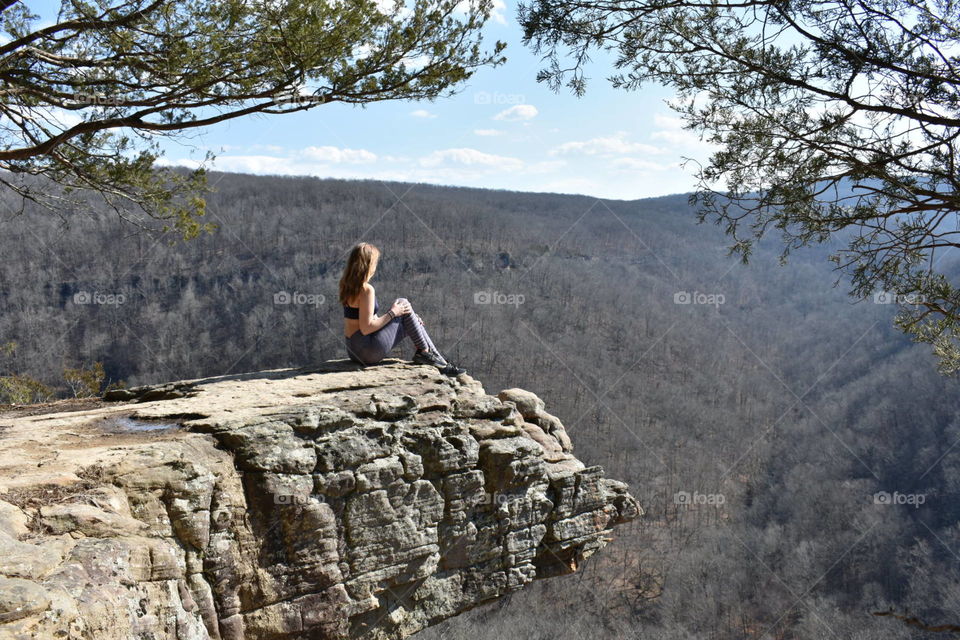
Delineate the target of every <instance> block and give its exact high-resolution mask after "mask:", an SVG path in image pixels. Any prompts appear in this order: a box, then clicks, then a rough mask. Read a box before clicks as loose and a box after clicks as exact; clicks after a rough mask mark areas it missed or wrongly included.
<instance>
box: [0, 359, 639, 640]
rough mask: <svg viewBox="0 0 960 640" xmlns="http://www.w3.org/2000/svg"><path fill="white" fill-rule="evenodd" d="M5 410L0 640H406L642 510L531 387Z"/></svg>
mask: <svg viewBox="0 0 960 640" xmlns="http://www.w3.org/2000/svg"><path fill="white" fill-rule="evenodd" d="M112 399H113V400H116V401H115V402H103V401H99V400H97V401H87V402H75V403H72V404H66V405H65V404H54V405H52V406H49V407H47V408H45V409H43V408H41V409H37V408H31V407H20V408H9V409H7V410H6V411H2V412H0V638H64V639H68V638H69V639H74V638H76V639H79V638H83V639H88V640H93V639H96V640H111V639H117V640H120V639H122V640H130V639H133V638H137V639H148V638H149V639H160V638H179V639H184V640H186V639H199V638H222V639H224V640H241V639H243V640H255V639H266V638H269V639H274V640H278V639H294V638H403V637H405V636H408V635H410V634H412V633H415V632H416V631H418V630H420V629H422V628H424V627H425V626H428V625H430V624H433V623H435V622H438V621H440V620H442V619H444V618H447V617H450V616H453V615H456V614H458V613H460V612H463V611H465V610H467V609H470V608H472V607H474V606H476V605H478V604H480V603H483V602H486V601H490V600H492V599H495V598H497V597H499V596H502V595H504V594H506V593H508V592H510V591H513V590H516V589H520V588H522V587H523V585H525V584H527V583H529V582H530V581H531V580H534V579H537V578H544V577H550V576H556V575H559V574H564V573H569V572H571V571H574V570H576V568H577V565H578V563H580V562H582V561H583V559H584V558H586V557H587V556H589V555H591V554H592V553H594V552H595V551H596V550H598V549H600V548H601V547H603V546H604V545H605V544H606V542H607V541H608V540H609V539H610V534H611V531H610V528H611V527H613V526H614V525H616V524H618V523H622V522H625V521H628V520H630V519H633V518H635V517H637V516H638V515H639V514H640V513H641V511H640V508H639V505H638V504H637V502H636V500H634V498H632V497H631V496H630V495H629V494H628V493H627V487H626V486H625V485H624V484H623V483H621V482H617V481H615V480H610V479H607V478H604V477H603V472H602V470H601V469H600V468H599V467H595V466H594V467H586V466H584V464H583V463H582V462H580V461H579V460H577V459H576V458H575V457H574V456H573V455H572V445H571V443H570V440H569V438H568V437H567V434H566V432H565V430H564V428H563V425H562V424H561V423H560V421H559V420H558V419H557V418H556V417H554V416H551V415H550V414H548V413H546V412H545V411H544V406H543V403H542V402H541V401H540V400H539V398H537V397H536V396H535V395H533V394H532V393H528V392H525V391H522V390H519V389H514V390H507V391H504V392H502V393H501V394H500V395H499V397H493V396H489V395H486V394H485V393H484V391H483V389H482V387H481V386H480V384H479V383H478V382H476V381H475V380H473V379H472V378H470V377H469V376H465V375H464V376H460V377H459V378H458V379H449V378H446V377H443V376H441V375H439V374H438V373H437V372H436V371H435V370H434V369H432V368H430V367H422V366H421V367H418V366H411V365H407V364H402V363H397V362H391V363H388V364H385V365H383V366H379V367H374V368H369V369H366V370H362V371H360V370H357V369H356V367H355V366H353V365H351V364H349V363H347V362H330V363H326V364H325V365H323V366H321V367H318V368H313V369H309V370H306V369H302V370H284V371H268V372H260V373H253V374H245V375H238V376H225V377H220V378H210V379H205V380H197V381H190V382H182V383H174V384H169V385H162V386H159V387H151V388H141V389H136V390H132V391H125V392H120V393H116V394H113V397H112Z"/></svg>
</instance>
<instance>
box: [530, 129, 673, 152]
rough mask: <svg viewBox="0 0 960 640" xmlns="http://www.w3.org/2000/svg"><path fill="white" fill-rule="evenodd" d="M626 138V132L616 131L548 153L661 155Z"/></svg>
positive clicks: (568, 143)
mask: <svg viewBox="0 0 960 640" xmlns="http://www.w3.org/2000/svg"><path fill="white" fill-rule="evenodd" d="M626 137H627V134H626V132H624V131H618V132H617V133H616V134H614V135H612V136H601V137H597V138H591V139H589V140H573V141H570V142H564V143H563V144H561V145H558V146H556V147H554V148H553V149H551V150H550V151H549V153H550V155H553V156H556V155H565V154H573V153H582V154H584V155H588V156H611V155H624V154H629V153H644V154H648V155H655V154H662V153H663V150H662V149H660V148H658V147H655V146H653V145H649V144H644V143H642V142H631V141H629V140H627V139H626Z"/></svg>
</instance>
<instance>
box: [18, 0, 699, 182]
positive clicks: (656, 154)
mask: <svg viewBox="0 0 960 640" xmlns="http://www.w3.org/2000/svg"><path fill="white" fill-rule="evenodd" d="M43 4H46V5H47V6H53V7H55V6H58V3H52V2H49V3H48V2H44V3H43ZM34 9H35V10H38V9H40V7H39V6H34ZM38 13H41V14H45V13H46V12H45V11H43V10H39V11H38ZM485 38H486V39H487V41H488V42H489V43H490V45H492V43H493V42H494V41H495V40H497V39H499V40H502V41H504V42H506V43H507V45H508V46H507V50H506V52H505V54H506V56H507V62H506V64H504V65H501V66H499V67H497V68H494V69H488V68H485V69H481V70H479V71H478V72H477V73H476V74H475V75H474V76H473V77H472V78H470V80H468V81H467V83H466V84H465V85H464V86H463V87H462V88H461V89H460V91H459V93H458V94H457V95H455V96H453V97H450V98H443V99H438V100H436V101H434V102H426V101H423V102H384V103H376V104H371V105H368V106H366V107H362V108H361V107H353V106H348V105H342V104H336V103H334V104H327V105H321V106H319V107H317V108H315V109H312V110H310V111H307V112H302V113H296V114H289V115H274V116H256V117H248V118H244V119H240V120H233V121H231V122H228V123H223V124H220V125H216V126H213V127H210V128H208V129H204V130H203V131H202V132H200V133H196V132H191V135H190V139H189V140H188V141H187V143H188V144H178V143H165V145H164V149H165V152H166V155H165V158H164V160H163V162H165V163H170V164H185V165H191V164H195V163H196V161H198V160H200V159H202V158H203V156H204V154H205V152H206V150H208V149H209V150H211V151H212V152H213V153H214V154H216V156H217V157H216V160H215V163H214V164H213V165H212V167H211V168H214V169H219V170H223V171H236V172H242V173H256V174H286V175H314V176H319V177H337V178H373V179H381V180H401V181H412V182H428V183H433V184H449V185H462V186H473V187H487V188H496V189H512V190H518V191H549V192H559V193H582V194H588V195H593V196H598V197H605V198H618V199H633V198H642V197H650V196H659V195H665V194H670V193H681V192H686V191H690V190H691V189H692V187H693V184H694V179H693V175H692V173H693V167H692V166H689V165H688V166H687V167H686V168H683V167H681V162H682V158H684V157H693V158H697V159H700V160H704V159H705V158H706V156H707V152H706V151H705V150H704V149H705V146H704V145H703V144H702V143H700V141H699V140H698V139H697V137H696V136H695V135H694V134H692V133H691V132H688V131H685V130H683V129H682V128H681V126H680V121H679V119H678V118H677V117H676V116H675V115H674V114H673V112H672V111H671V110H670V109H669V107H668V106H667V105H666V103H665V100H666V99H668V98H670V95H671V94H670V92H669V91H668V90H666V89H665V88H661V87H656V86H648V87H645V88H644V89H642V90H640V91H631V92H626V91H622V90H614V89H612V88H611V87H610V85H609V83H608V82H607V81H606V79H605V78H606V76H607V75H609V74H610V73H611V71H612V64H611V58H610V57H607V56H598V57H596V58H595V60H594V63H593V64H592V65H591V66H590V68H589V73H588V76H589V77H590V79H591V80H590V83H589V85H588V89H587V94H586V96H584V97H582V98H577V97H575V96H574V95H573V94H571V93H570V92H569V91H568V90H561V91H560V92H559V93H554V92H553V91H551V90H550V89H549V88H548V87H547V86H546V85H544V84H540V83H537V82H536V72H537V70H538V69H539V68H540V67H541V63H540V61H539V59H538V57H537V56H535V55H534V54H533V53H532V52H531V51H530V50H529V49H528V48H526V47H524V46H523V44H522V43H521V30H520V27H519V25H518V24H517V21H516V3H515V2H514V1H513V0H507V2H506V4H501V6H500V7H499V8H498V11H497V12H496V14H495V15H494V17H493V18H492V19H491V20H490V22H489V23H488V24H487V26H486V28H485ZM191 145H192V147H191Z"/></svg>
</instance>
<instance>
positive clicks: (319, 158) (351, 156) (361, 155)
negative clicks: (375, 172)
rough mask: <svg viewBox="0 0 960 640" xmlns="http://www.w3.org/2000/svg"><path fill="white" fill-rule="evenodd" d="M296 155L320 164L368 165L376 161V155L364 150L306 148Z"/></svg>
mask: <svg viewBox="0 0 960 640" xmlns="http://www.w3.org/2000/svg"><path fill="white" fill-rule="evenodd" d="M296 155H298V156H299V157H302V158H305V159H307V160H313V161H316V162H320V163H322V164H344V163H345V164H369V163H371V162H376V161H377V155H376V154H375V153H372V152H370V151H367V150H366V149H346V148H343V149H341V148H340V147H306V148H304V149H301V150H300V151H298V152H297V153H296Z"/></svg>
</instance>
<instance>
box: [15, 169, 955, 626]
mask: <svg viewBox="0 0 960 640" xmlns="http://www.w3.org/2000/svg"><path fill="white" fill-rule="evenodd" d="M211 182H212V183H214V184H215V185H216V193H215V194H214V195H213V196H212V197H211V198H210V200H209V210H210V212H209V214H208V216H209V218H210V222H214V223H216V224H218V225H220V230H219V231H218V232H217V233H215V234H213V235H208V236H202V237H200V238H198V239H196V240H193V241H190V242H188V243H172V244H171V242H170V240H169V239H168V238H163V237H154V236H149V235H145V234H143V233H138V232H137V229H135V228H133V227H132V226H130V225H126V224H120V223H119V221H118V219H117V216H116V214H114V213H105V212H99V211H98V210H97V209H96V206H95V205H93V204H91V205H90V210H89V211H85V212H78V213H80V214H82V215H75V216H70V217H69V219H70V221H71V222H70V226H65V223H64V221H62V220H61V219H59V218H57V217H56V216H52V215H50V214H47V213H41V212H35V211H27V212H26V213H24V214H23V215H19V216H15V215H12V214H10V213H6V212H4V214H3V218H2V219H3V222H2V226H0V230H2V234H0V252H2V255H3V258H4V259H3V260H2V261H0V346H4V345H6V346H5V347H4V349H3V350H0V366H2V367H3V370H2V371H0V375H4V374H5V375H10V374H17V375H19V376H21V377H24V376H28V377H30V378H34V379H36V380H37V383H38V384H37V386H36V389H35V390H36V393H33V392H31V393H32V394H33V395H34V396H35V399H36V397H37V395H38V394H39V395H42V390H41V387H40V384H41V383H42V384H43V385H46V386H48V387H52V388H56V389H57V391H58V393H59V394H61V395H69V394H70V393H72V392H76V390H77V388H78V387H77V384H76V382H75V380H76V377H77V375H76V374H75V373H74V375H73V376H72V377H71V376H70V375H68V376H67V378H68V379H69V380H74V384H73V385H71V384H69V382H68V380H67V379H65V378H64V375H63V372H64V369H78V368H84V367H87V368H89V367H90V366H91V365H92V364H93V363H94V362H102V363H103V367H104V373H105V376H106V378H108V380H109V381H118V380H123V381H125V382H126V383H127V384H142V383H148V382H158V381H163V380H171V379H181V378H191V377H199V376H206V375H213V374H221V373H228V372H239V371H248V370H255V369H264V368H272V367H285V366H295V365H307V364H310V363H311V362H318V361H322V360H326V359H331V358H339V357H343V356H344V352H343V347H342V343H343V337H342V320H341V317H342V313H341V309H340V307H339V305H338V303H337V301H336V284H337V280H338V279H339V275H340V269H341V267H342V262H343V259H344V258H345V254H346V252H347V251H348V250H349V248H350V247H351V246H352V245H353V244H354V243H355V242H357V241H358V240H361V239H363V240H366V241H369V242H373V243H375V244H377V245H378V246H379V247H380V248H381V249H382V251H383V258H382V260H381V265H380V269H379V271H378V273H377V276H376V278H375V280H374V282H373V284H374V285H375V286H376V288H377V292H378V296H379V299H380V303H381V307H382V308H383V307H385V306H386V305H387V304H389V302H390V301H392V300H393V298H395V297H398V296H404V297H407V298H409V299H410V300H411V301H412V303H413V306H414V308H415V309H416V310H417V311H418V313H419V314H420V315H421V316H422V317H423V319H424V321H425V322H426V323H427V326H428V329H429V330H430V331H431V333H432V334H433V336H434V340H435V342H436V343H437V345H438V346H439V347H440V348H441V349H442V350H444V351H446V352H447V353H448V355H450V356H451V357H452V358H453V359H455V360H456V361H457V362H459V363H461V364H463V365H464V366H465V367H467V369H468V371H469V372H470V373H471V374H472V375H473V376H475V377H476V378H478V379H479V380H481V381H482V382H483V383H484V385H485V387H486V389H487V391H488V392H496V391H498V390H499V389H501V388H503V387H507V386H519V387H523V388H526V389H530V390H534V391H536V392H537V393H538V394H539V395H540V396H541V397H543V398H544V400H546V402H547V404H548V406H549V407H550V409H551V411H553V412H554V413H556V414H557V415H558V416H559V417H560V418H561V419H562V420H563V422H564V424H565V425H566V427H567V429H568V431H569V432H570V434H571V437H572V438H573V440H574V442H575V444H576V447H577V450H576V451H577V455H578V457H579V458H581V459H582V460H585V461H587V462H588V463H596V464H601V465H603V466H604V467H605V469H606V470H607V472H608V473H609V475H611V476H613V477H616V478H620V479H624V480H626V481H628V482H629V483H630V484H631V488H632V490H633V493H634V495H636V496H637V497H638V498H639V499H640V501H641V503H642V504H643V505H644V507H645V509H646V511H647V515H646V517H645V518H642V519H640V520H639V521H637V522H635V523H633V524H632V525H630V526H629V527H623V528H621V529H620V530H619V531H620V535H619V538H618V539H617V540H616V542H615V543H614V546H612V547H611V548H610V549H609V552H608V553H607V554H605V555H604V557H602V558H596V559H594V560H593V561H591V562H589V563H588V564H587V565H586V566H585V567H584V568H583V570H582V573H581V576H580V577H579V578H574V579H568V580H563V581H552V582H551V581H546V582H545V583H542V584H538V585H535V586H534V587H532V588H530V589H528V590H526V591H523V592H521V593H519V594H517V595H516V596H514V597H513V599H512V601H511V602H509V603H506V604H504V605H503V606H499V605H498V606H496V607H490V608H481V609H478V610H476V611H475V612H471V613H470V614H467V615H465V616H461V617H459V618H457V619H454V620H451V621H448V622H446V623H444V624H443V625H440V626H438V627H436V628H434V629H431V630H428V631H427V632H424V633H423V634H422V635H423V636H425V637H428V638H433V637H436V638H441V637H443V638H450V639H459V638H464V639H466V638H470V639H471V640H487V639H489V640H493V639H499V638H505V639H506V638H518V639H519V638H547V637H549V638H558V639H559V638H569V639H576V638H607V637H638V638H644V639H653V638H660V639H677V640H680V639H684V640H686V639H701V638H702V639H708V638H709V639H720V638H758V639H759V638H809V639H819V638H838V639H847V638H863V639H868V638H869V639H871V640H872V639H875V638H914V637H916V638H919V637H927V636H928V635H929V634H925V633H924V632H922V631H920V630H918V629H916V628H912V627H910V626H907V625H905V624H903V623H902V622H899V621H898V620H896V619H894V618H892V617H879V616H875V615H873V614H872V612H877V611H885V610H888V609H890V608H893V609H894V610H895V611H897V612H899V613H902V612H906V611H909V612H910V613H911V614H912V615H917V616H919V617H920V618H922V619H923V620H925V621H927V622H930V623H960V586H958V584H960V582H958V580H960V568H958V561H960V555H958V554H960V528H958V518H960V509H958V507H957V505H958V500H957V497H958V496H957V494H958V492H960V447H955V445H956V444H957V443H958V442H960V417H958V416H960V412H958V408H960V394H958V393H957V382H956V380H954V379H947V378H942V377H940V376H939V375H938V374H937V373H936V371H935V363H934V358H933V357H932V356H931V355H930V354H929V347H926V346H917V345H912V344H910V343H909V341H907V340H906V339H905V338H904V337H903V336H901V335H900V334H899V333H898V332H897V331H896V330H895V329H893V328H892V327H891V317H892V315H893V313H894V311H895V309H894V308H893V305H890V304H883V303H882V302H883V300H880V302H881V303H874V302H865V303H860V304H853V303H852V302H851V300H850V298H848V297H847V295H846V291H845V288H844V286H843V283H841V284H840V286H839V287H836V288H834V287H833V283H834V280H835V278H836V275H835V274H834V273H833V272H831V270H830V264H829V263H828V262H827V260H826V257H827V254H828V248H825V247H824V248H817V249H811V250H809V251H805V252H801V253H797V254H795V255H794V256H793V257H792V259H791V261H790V263H789V264H788V265H787V266H785V267H780V266H778V264H777V261H776V255H775V254H776V252H775V247H771V248H770V249H769V250H767V249H765V248H764V247H760V248H759V249H758V251H757V254H756V256H755V258H754V259H753V260H752V262H751V264H750V265H749V266H744V265H741V264H739V263H738V262H736V261H735V260H734V259H731V258H729V257H727V255H726V245H727V241H726V240H725V239H724V238H723V236H722V233H721V231H720V230H719V229H717V228H715V227H712V226H698V225H696V224H695V215H694V214H693V212H692V211H691V210H690V209H689V207H688V205H687V202H686V198H685V197H684V196H676V197H666V198H658V199H651V200H641V201H635V202H625V201H606V200H596V199H594V198H590V197H582V196H562V195H553V194H532V193H516V192H506V191H486V190H477V189H465V188H452V187H451V188H446V187H433V186H426V185H411V184H401V183H380V182H361V181H334V180H317V179H309V178H280V177H276V178H268V177H252V176H240V175H228V174H214V175H213V176H212V177H211ZM405 356H409V351H407V352H406V353H405ZM21 379H22V378H21ZM81 386H82V385H81ZM0 393H3V391H0ZM7 393H8V396H7V400H6V401H9V399H10V397H9V388H8V389H7ZM0 401H3V399H2V398H0ZM400 595H401V594H398V597H399V596H400Z"/></svg>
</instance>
